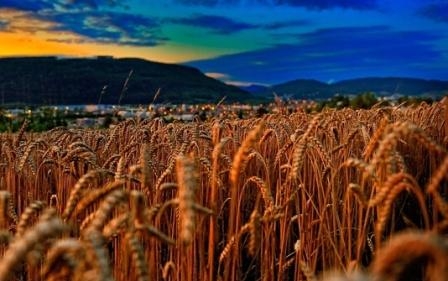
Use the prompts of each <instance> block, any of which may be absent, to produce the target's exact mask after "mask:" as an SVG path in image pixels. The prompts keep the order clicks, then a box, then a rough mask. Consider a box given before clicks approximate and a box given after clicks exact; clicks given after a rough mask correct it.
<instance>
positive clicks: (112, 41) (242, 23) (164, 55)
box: [0, 0, 448, 85]
mask: <svg viewBox="0 0 448 281" xmlns="http://www.w3.org/2000/svg"><path fill="white" fill-rule="evenodd" d="M447 15H448V1H447V0H443V1H442V0H427V1H423V0H421V1H405V0H396V1H393V0H361V1H356V0H335V1H330V0H317V1H311V0H165V1H164V0H160V1H155V0H154V1H153V0H146V1H144V0H123V1H119V0H0V56H22V55H61V56H94V55H113V56H116V57H140V58H145V59H149V60H154V61H162V62H170V63H183V64H187V65H191V66H194V67H197V68H199V69H200V70H201V71H203V72H204V73H206V74H207V75H209V76H212V77H215V78H218V79H221V80H223V81H225V82H228V83H233V84H237V85H241V84H242V85H244V84H250V83H261V84H276V83H281V82H285V81H288V80H293V79H298V78H307V79H310V78H311V79H317V80H321V81H324V82H332V81H338V80H342V79H349V78H356V77H366V76H407V77H420V78H426V79H448V16H447Z"/></svg>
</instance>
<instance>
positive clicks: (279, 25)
mask: <svg viewBox="0 0 448 281" xmlns="http://www.w3.org/2000/svg"><path fill="white" fill-rule="evenodd" d="M310 24H311V21H309V20H290V21H281V22H273V23H268V24H265V25H264V26H263V28H264V29H268V30H277V29H282V28H290V27H297V26H305V25H310Z"/></svg>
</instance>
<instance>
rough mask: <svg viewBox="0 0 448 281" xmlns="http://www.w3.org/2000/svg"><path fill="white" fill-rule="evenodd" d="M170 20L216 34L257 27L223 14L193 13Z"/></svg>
mask: <svg viewBox="0 0 448 281" xmlns="http://www.w3.org/2000/svg"><path fill="white" fill-rule="evenodd" d="M171 22H172V23H177V24H182V25H188V26H193V27H201V28H205V29H209V30H212V31H213V32H215V33H218V34H231V33H235V32H238V31H242V30H245V29H251V28H256V27H257V26H255V25H252V24H249V23H245V22H239V21H234V20H232V19H230V18H227V17H223V16H213V15H201V14H198V15H194V16H192V17H189V18H179V19H172V20H171Z"/></svg>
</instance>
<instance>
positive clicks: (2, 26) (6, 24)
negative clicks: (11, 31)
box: [0, 20, 8, 30]
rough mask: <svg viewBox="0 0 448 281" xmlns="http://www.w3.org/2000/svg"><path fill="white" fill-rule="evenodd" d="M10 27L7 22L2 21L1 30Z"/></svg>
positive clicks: (0, 22)
mask: <svg viewBox="0 0 448 281" xmlns="http://www.w3.org/2000/svg"><path fill="white" fill-rule="evenodd" d="M7 26H8V22H7V21H3V20H0V30H3V29H5V28H6V27H7Z"/></svg>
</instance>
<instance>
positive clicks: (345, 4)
mask: <svg viewBox="0 0 448 281" xmlns="http://www.w3.org/2000/svg"><path fill="white" fill-rule="evenodd" d="M176 2H178V3H181V4H186V5H200V6H215V5H218V4H238V3H241V2H242V1H241V0H176ZM254 2H255V3H256V5H259V4H267V5H287V6H294V7H304V8H307V9H317V10H323V9H333V8H345V9H356V10H366V9H374V8H376V6H377V3H376V2H377V1H376V0H256V1H254Z"/></svg>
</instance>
